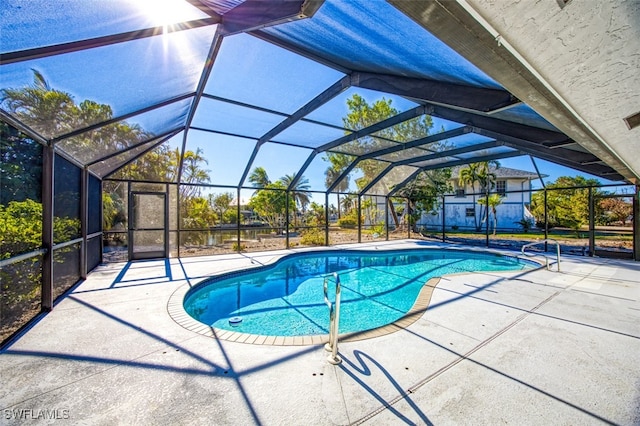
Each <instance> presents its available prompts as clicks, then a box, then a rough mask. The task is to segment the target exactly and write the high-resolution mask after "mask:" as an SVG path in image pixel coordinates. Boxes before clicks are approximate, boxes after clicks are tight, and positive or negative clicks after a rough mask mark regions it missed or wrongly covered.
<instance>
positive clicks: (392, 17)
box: [263, 0, 500, 88]
mask: <svg viewBox="0 0 640 426" xmlns="http://www.w3.org/2000/svg"><path fill="white" fill-rule="evenodd" d="M372 5H373V7H372ZM263 31H264V32H265V33H267V34H269V35H272V36H275V37H278V38H280V39H282V40H284V41H286V42H287V43H290V44H291V45H293V46H297V47H299V48H301V49H304V50H306V51H310V52H312V53H314V54H316V55H318V56H321V57H323V58H327V59H328V60H329V61H332V62H334V63H336V64H338V65H340V66H342V67H345V68H348V69H352V70H366V71H368V72H376V73H382V74H386V73H390V74H396V75H403V76H408V77H418V78H429V79H434V80H441V81H446V82H450V83H458V84H468V85H474V86H479V87H488V88H500V85H499V84H498V83H496V82H495V81H493V80H492V79H491V78H489V77H488V76H487V75H485V74H484V73H483V72H481V71H480V70H478V69H477V68H476V67H475V66H473V65H471V64H470V63H469V62H468V61H467V60H465V59H464V58H462V57H461V56H460V55H459V54H458V53H456V52H455V51H453V50H452V49H450V48H449V47H448V46H446V45H445V44H444V43H443V42H441V41H440V40H438V39H437V38H436V37H434V36H432V35H431V34H430V33H428V32H427V31H425V30H424V29H423V28H421V27H419V26H418V25H417V24H416V23H415V22H413V21H412V20H411V19H409V18H408V17H407V16H406V15H404V14H403V13H401V12H400V11H398V10H397V9H396V8H395V7H393V6H392V5H390V4H389V3H387V2H383V1H376V2H371V1H370V0H357V1H356V0H353V1H342V0H326V1H325V2H324V3H323V5H322V6H321V7H320V9H319V10H318V12H316V14H315V15H314V16H313V19H305V20H300V21H295V22H290V23H287V24H286V25H280V26H276V27H272V28H267V29H265V30H263Z"/></svg>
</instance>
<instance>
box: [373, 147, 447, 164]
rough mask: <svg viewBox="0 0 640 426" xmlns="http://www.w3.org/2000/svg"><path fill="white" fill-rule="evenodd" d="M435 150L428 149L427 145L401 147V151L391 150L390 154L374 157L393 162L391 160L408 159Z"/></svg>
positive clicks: (431, 152) (432, 152)
mask: <svg viewBox="0 0 640 426" xmlns="http://www.w3.org/2000/svg"><path fill="white" fill-rule="evenodd" d="M436 152H437V151H432V150H430V149H429V148H428V146H425V147H420V148H407V149H403V150H402V151H398V152H393V153H391V154H386V155H381V156H376V158H377V159H378V160H383V161H391V162H393V161H402V160H408V159H411V158H414V157H419V156H422V155H429V154H434V153H436Z"/></svg>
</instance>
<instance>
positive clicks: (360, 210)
mask: <svg viewBox="0 0 640 426" xmlns="http://www.w3.org/2000/svg"><path fill="white" fill-rule="evenodd" d="M360 197H361V195H360V194H358V242H359V243H361V242H362V205H361V203H360Z"/></svg>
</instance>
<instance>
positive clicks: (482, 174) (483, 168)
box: [478, 160, 500, 222]
mask: <svg viewBox="0 0 640 426" xmlns="http://www.w3.org/2000/svg"><path fill="white" fill-rule="evenodd" d="M478 164H479V165H480V166H479V170H478V182H480V188H481V189H482V190H483V192H484V194H485V197H488V196H489V191H491V190H492V189H493V188H495V186H496V179H497V176H496V174H495V170H497V169H498V168H500V162H498V161H496V160H491V161H484V162H482V163H478ZM488 216H489V206H485V211H484V213H483V214H482V217H483V218H484V219H483V220H482V222H484V220H486V219H487V218H488Z"/></svg>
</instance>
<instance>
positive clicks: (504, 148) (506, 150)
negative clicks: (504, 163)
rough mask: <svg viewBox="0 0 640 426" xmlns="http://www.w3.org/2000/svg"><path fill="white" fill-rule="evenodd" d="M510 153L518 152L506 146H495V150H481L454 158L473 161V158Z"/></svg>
mask: <svg viewBox="0 0 640 426" xmlns="http://www.w3.org/2000/svg"><path fill="white" fill-rule="evenodd" d="M511 152H514V153H515V152H518V150H516V149H513V148H509V147H508V146H497V147H495V148H489V149H483V150H480V151H476V152H472V153H464V154H457V155H456V156H455V158H456V159H458V160H469V161H473V160H474V158H476V157H486V156H490V155H501V154H506V153H511Z"/></svg>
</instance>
